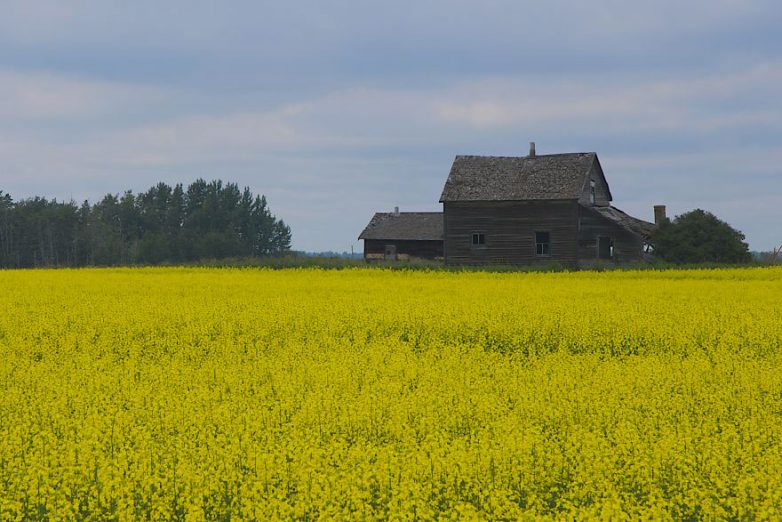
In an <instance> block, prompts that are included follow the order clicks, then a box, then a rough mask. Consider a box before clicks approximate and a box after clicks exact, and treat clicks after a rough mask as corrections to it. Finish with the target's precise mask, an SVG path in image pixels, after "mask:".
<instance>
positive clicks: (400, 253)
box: [364, 239, 443, 261]
mask: <svg viewBox="0 0 782 522" xmlns="http://www.w3.org/2000/svg"><path fill="white" fill-rule="evenodd" d="M386 245H396V254H397V257H398V258H399V259H400V260H405V259H410V258H418V259H442V258H443V242H442V241H413V240H400V239H387V240H383V239H365V240H364V259H366V260H369V261H375V260H382V259H384V256H385V251H386Z"/></svg>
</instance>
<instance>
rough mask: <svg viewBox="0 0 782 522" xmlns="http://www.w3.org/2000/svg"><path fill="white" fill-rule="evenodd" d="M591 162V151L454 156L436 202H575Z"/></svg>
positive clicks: (581, 189)
mask: <svg viewBox="0 0 782 522" xmlns="http://www.w3.org/2000/svg"><path fill="white" fill-rule="evenodd" d="M595 162H598V160H597V154H595V153H594V152H577V153H571V154H549V155H541V156H522V157H513V156H456V159H454V161H453V165H452V166H451V173H450V174H449V175H448V180H447V181H446V182H445V187H444V188H443V193H442V195H441V196H440V202H445V201H524V200H547V199H578V198H579V197H580V196H581V193H582V191H583V189H584V183H585V182H586V176H587V174H588V173H589V171H590V169H591V168H592V165H593V164H594V163H595ZM598 168H599V162H598ZM609 199H610V193H609Z"/></svg>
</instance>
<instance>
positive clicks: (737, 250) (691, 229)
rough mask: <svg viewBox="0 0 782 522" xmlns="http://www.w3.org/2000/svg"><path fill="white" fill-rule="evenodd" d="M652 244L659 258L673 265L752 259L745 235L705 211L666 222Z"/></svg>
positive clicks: (739, 261)
mask: <svg viewBox="0 0 782 522" xmlns="http://www.w3.org/2000/svg"><path fill="white" fill-rule="evenodd" d="M652 243H653V244H654V253H655V255H656V256H657V257H658V258H660V259H662V260H664V261H668V262H671V263H745V262H747V261H749V260H750V259H751V256H750V253H749V247H748V245H747V243H745V242H744V234H742V233H741V232H740V231H738V230H736V229H734V228H733V227H731V226H730V225H729V224H727V223H726V222H724V221H722V220H720V219H718V218H717V217H716V216H715V215H714V214H712V213H711V212H706V211H705V210H701V209H695V210H692V211H690V212H686V213H684V214H682V215H680V216H677V217H676V218H675V219H674V220H673V221H665V222H664V223H662V224H661V225H660V227H659V228H658V229H657V231H656V232H655V234H654V236H653V238H652Z"/></svg>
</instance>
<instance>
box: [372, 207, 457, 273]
mask: <svg viewBox="0 0 782 522" xmlns="http://www.w3.org/2000/svg"><path fill="white" fill-rule="evenodd" d="M358 238H359V239H363V240H364V259H365V260H367V261H382V260H390V261H397V260H409V259H432V260H442V259H443V213H442V212H399V208H398V207H397V208H395V209H394V212H377V213H376V214H375V215H374V216H372V219H371V220H370V221H369V224H368V225H367V226H366V228H364V231H363V232H361V235H360V236H358Z"/></svg>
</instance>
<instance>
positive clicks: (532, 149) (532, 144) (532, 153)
mask: <svg viewBox="0 0 782 522" xmlns="http://www.w3.org/2000/svg"><path fill="white" fill-rule="evenodd" d="M529 157H530V158H534V157H535V142H534V141H531V142H529Z"/></svg>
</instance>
